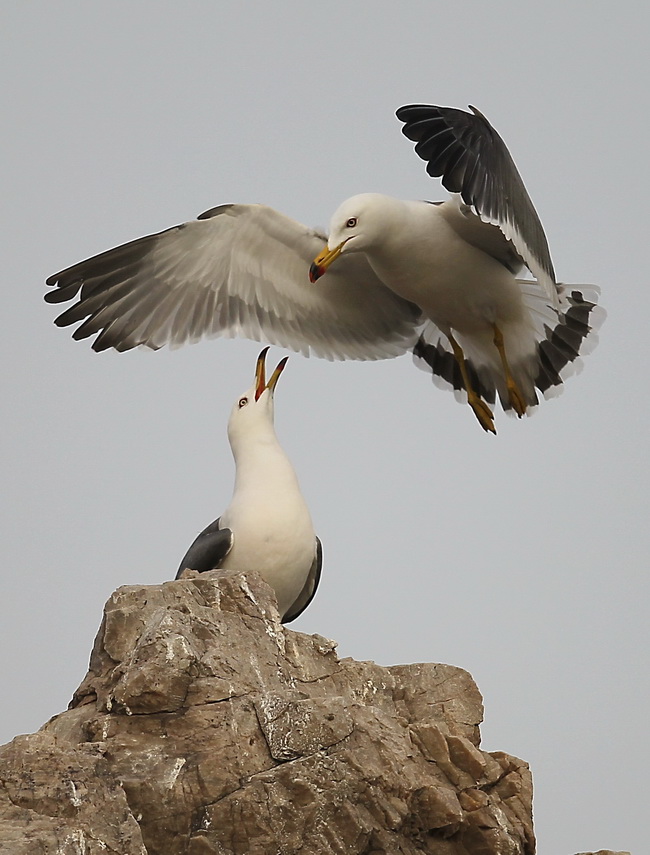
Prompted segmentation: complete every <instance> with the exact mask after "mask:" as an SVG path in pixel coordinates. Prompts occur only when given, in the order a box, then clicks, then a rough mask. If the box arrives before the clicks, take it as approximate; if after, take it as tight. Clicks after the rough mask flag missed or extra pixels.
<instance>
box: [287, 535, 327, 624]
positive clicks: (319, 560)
mask: <svg viewBox="0 0 650 855" xmlns="http://www.w3.org/2000/svg"><path fill="white" fill-rule="evenodd" d="M322 566H323V545H322V543H321V542H320V540H319V539H318V538H316V554H315V555H314V561H313V563H312V565H311V567H310V569H309V575H308V576H307V581H306V582H305V585H304V587H303V589H302V591H301V592H300V594H299V595H298V597H297V598H296V601H295V602H294V603H293V605H292V606H291V608H290V609H289V610H288V611H287V613H286V614H285V616H284V617H283V618H282V623H289V622H290V621H292V620H295V619H296V618H297V617H299V616H300V615H301V614H302V613H303V612H304V611H305V609H306V608H307V606H308V605H309V604H310V603H311V601H312V600H313V599H314V596H315V595H316V589H317V588H318V583H319V582H320V573H321V568H322Z"/></svg>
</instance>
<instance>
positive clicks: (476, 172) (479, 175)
mask: <svg viewBox="0 0 650 855" xmlns="http://www.w3.org/2000/svg"><path fill="white" fill-rule="evenodd" d="M470 109H471V110H472V113H466V112H465V111H464V110H456V109H453V108H452V107H433V106H428V105H425V104H410V105H408V106H405V107H400V109H399V110H398V111H397V118H398V119H399V120H400V121H401V122H404V127H403V128H402V132H403V133H404V135H405V136H406V137H408V139H410V140H413V141H414V142H415V143H416V146H415V151H416V154H418V155H419V156H420V157H421V158H422V159H423V160H424V161H426V163H427V172H428V173H429V175H431V176H433V177H435V178H441V179H442V184H443V186H444V187H446V188H447V190H449V191H450V192H451V193H460V195H461V197H462V200H463V202H464V203H465V205H467V206H469V207H470V208H471V210H472V211H473V212H474V213H475V214H476V215H477V216H478V217H479V218H480V220H482V221H483V223H490V224H492V225H494V226H498V228H499V229H500V230H501V232H502V233H503V235H504V236H505V237H506V238H507V239H508V240H509V241H511V242H512V244H513V245H514V248H515V249H516V251H517V253H518V255H519V256H520V257H521V259H522V260H523V262H524V264H525V265H526V267H528V269H529V270H530V271H531V273H532V274H533V276H535V278H536V279H537V280H538V281H539V282H540V284H541V285H542V287H543V288H544V291H545V292H546V294H547V296H548V298H549V299H550V300H551V302H552V304H553V306H555V307H556V308H557V307H558V295H557V286H556V280H555V271H554V270H553V262H552V261H551V254H550V251H549V248H548V243H547V240H546V235H545V234H544V229H543V228H542V224H541V222H540V219H539V217H538V216H537V211H536V210H535V208H534V206H533V203H532V202H531V200H530V196H529V195H528V192H527V190H526V187H525V186H524V182H523V181H522V179H521V176H520V175H519V172H518V170H517V167H516V166H515V163H514V161H513V159H512V157H511V156H510V152H509V151H508V149H507V147H506V144H505V143H504V142H503V140H502V139H501V137H500V136H499V134H498V133H497V132H496V131H495V130H494V128H493V127H492V125H491V124H490V123H489V122H488V120H487V119H486V118H485V116H483V115H482V114H481V113H480V112H479V111H478V110H477V109H476V108H475V107H470ZM468 213H469V212H468ZM478 225H479V224H477V229H476V230H475V232H476V234H475V236H474V240H472V241H471V242H473V243H475V244H476V245H478V246H480V247H481V248H482V249H486V247H485V246H484V245H483V244H484V243H485V242H487V241H488V240H489V238H486V236H485V234H484V231H485V230H483V234H482V233H481V229H480V228H478ZM464 236H465V237H466V239H467V236H466V235H464ZM486 251H489V250H487V249H486Z"/></svg>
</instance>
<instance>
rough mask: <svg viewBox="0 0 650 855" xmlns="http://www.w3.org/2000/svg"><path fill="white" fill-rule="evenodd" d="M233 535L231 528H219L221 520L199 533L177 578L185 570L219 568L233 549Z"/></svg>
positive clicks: (198, 570) (205, 570)
mask: <svg viewBox="0 0 650 855" xmlns="http://www.w3.org/2000/svg"><path fill="white" fill-rule="evenodd" d="M232 544H233V536H232V531H231V530H230V529H229V528H219V520H218V519H217V520H215V521H214V522H213V523H210V525H209V526H208V527H207V528H204V529H203V531H202V532H201V533H200V534H199V535H197V537H196V539H195V540H194V543H192V545H191V546H190V548H189V549H188V550H187V552H186V553H185V556H184V557H183V560H182V561H181V563H180V565H179V567H178V571H177V573H176V576H175V578H176V579H179V578H180V575H181V573H182V572H183V570H186V569H188V568H189V569H190V570H196V571H197V573H207V572H208V571H209V570H217V569H218V568H219V567H221V562H222V561H223V559H224V558H225V557H226V555H228V553H229V552H230V550H231V549H232Z"/></svg>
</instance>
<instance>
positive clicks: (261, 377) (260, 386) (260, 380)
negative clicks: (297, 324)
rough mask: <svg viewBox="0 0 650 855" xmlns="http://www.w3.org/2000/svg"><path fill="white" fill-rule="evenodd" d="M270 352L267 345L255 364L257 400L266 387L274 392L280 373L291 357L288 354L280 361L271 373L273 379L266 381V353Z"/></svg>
mask: <svg viewBox="0 0 650 855" xmlns="http://www.w3.org/2000/svg"><path fill="white" fill-rule="evenodd" d="M268 352H269V348H268V347H265V348H264V350H263V351H262V352H261V353H260V355H259V356H258V357H257V365H256V366H255V400H256V401H258V400H259V397H260V395H261V394H262V392H263V391H264V390H265V389H268V390H269V391H270V392H273V391H274V389H275V386H276V383H277V382H278V379H279V377H280V374H282V372H283V371H284V366H285V365H286V364H287V361H288V359H289V357H288V356H285V357H284V358H283V359H281V360H280V362H279V363H278V366H277V368H276V369H275V371H274V372H273V374H271V379H270V380H269V382H268V383H267V382H266V379H265V377H266V372H265V368H264V362H265V360H266V354H267V353H268Z"/></svg>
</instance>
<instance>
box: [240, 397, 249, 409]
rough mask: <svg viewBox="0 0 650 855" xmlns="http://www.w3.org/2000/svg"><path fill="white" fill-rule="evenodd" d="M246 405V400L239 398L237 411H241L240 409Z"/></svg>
mask: <svg viewBox="0 0 650 855" xmlns="http://www.w3.org/2000/svg"><path fill="white" fill-rule="evenodd" d="M247 403H248V398H240V399H239V409H240V410H241V408H242V407H245V406H246V404H247Z"/></svg>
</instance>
